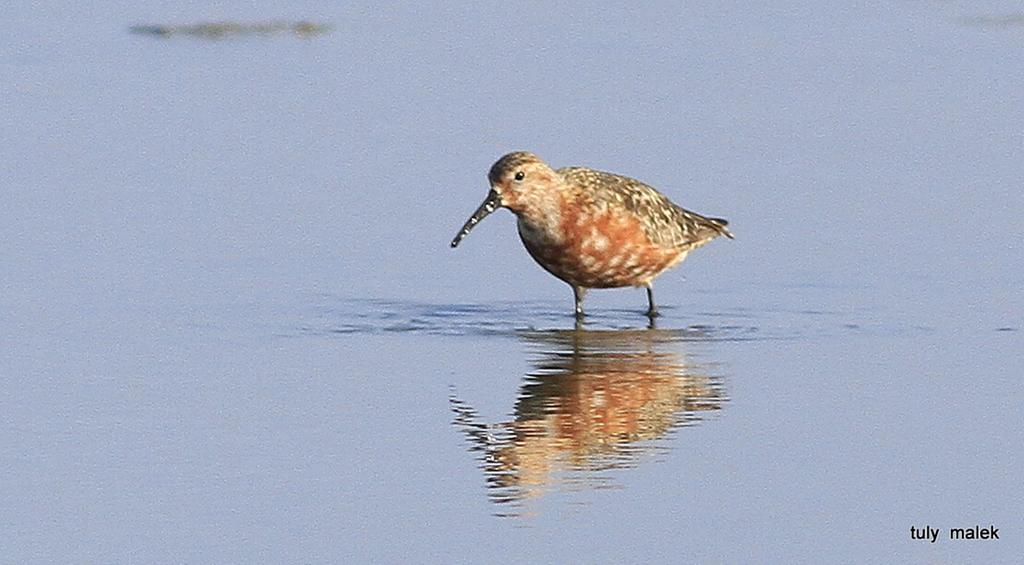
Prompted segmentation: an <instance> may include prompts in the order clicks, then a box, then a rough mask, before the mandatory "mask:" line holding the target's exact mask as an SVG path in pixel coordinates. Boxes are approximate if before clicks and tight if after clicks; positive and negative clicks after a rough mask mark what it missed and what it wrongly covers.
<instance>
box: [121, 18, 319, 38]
mask: <svg viewBox="0 0 1024 565" xmlns="http://www.w3.org/2000/svg"><path fill="white" fill-rule="evenodd" d="M128 31H129V32H131V33H135V34H139V35H150V36H153V37H165V38H166V37H181V36H184V37H195V38H199V39H228V38H231V37H240V36H248V35H280V34H292V35H295V36H298V37H303V38H309V37H315V36H318V35H324V34H326V33H329V32H330V31H331V26H329V25H326V24H322V23H316V22H309V21H297V22H288V21H269V22H251V23H239V22H206V23H199V24H192V25H133V26H131V27H129V28H128Z"/></svg>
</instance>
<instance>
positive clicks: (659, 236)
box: [556, 167, 732, 248]
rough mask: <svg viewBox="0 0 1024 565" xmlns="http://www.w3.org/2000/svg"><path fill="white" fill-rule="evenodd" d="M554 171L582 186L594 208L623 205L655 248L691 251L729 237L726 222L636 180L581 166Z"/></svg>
mask: <svg viewBox="0 0 1024 565" xmlns="http://www.w3.org/2000/svg"><path fill="white" fill-rule="evenodd" d="M556 172H557V173H559V174H560V175H562V176H563V177H564V178H565V179H566V181H567V182H571V183H575V184H577V185H579V186H581V187H584V188H585V189H586V190H585V193H587V194H589V195H590V197H591V198H592V199H593V203H594V204H595V205H597V206H608V205H612V206H622V207H623V208H625V209H626V210H628V211H629V212H631V213H633V214H634V215H636V217H637V219H638V220H640V222H641V223H642V224H643V227H644V233H646V234H647V237H648V238H650V240H651V241H652V242H653V243H655V244H657V245H662V246H665V247H689V248H693V247H699V246H701V245H704V244H705V243H707V242H709V241H711V240H712V239H714V238H716V237H718V236H720V235H724V236H726V237H728V238H730V239H731V238H732V234H731V233H729V230H728V229H726V226H727V225H728V222H726V221H725V220H723V219H720V218H706V217H704V216H701V215H700V214H697V213H696V212H691V211H689V210H685V209H683V208H680V207H679V206H677V205H675V204H673V203H672V201H671V200H669V199H668V198H667V197H665V195H663V194H661V193H660V192H658V191H657V190H655V189H654V188H653V187H651V186H648V185H646V184H644V183H642V182H640V181H638V180H636V179H631V178H629V177H624V176H621V175H616V174H613V173H605V172H602V171H595V170H593V169H587V168H584V167H567V168H564V169H559V170H558V171H556Z"/></svg>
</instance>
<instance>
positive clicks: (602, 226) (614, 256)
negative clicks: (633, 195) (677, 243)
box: [519, 213, 686, 288]
mask: <svg viewBox="0 0 1024 565" xmlns="http://www.w3.org/2000/svg"><path fill="white" fill-rule="evenodd" d="M519 236H520V238H521V239H522V241H523V245H524V246H526V250H527V251H529V253H530V255H531V256H532V257H533V259H534V260H535V261H537V263H538V264H540V266H541V267H544V269H545V270H547V271H548V272H549V273H551V274H553V275H555V276H556V277H558V278H559V279H562V280H563V281H565V282H567V283H569V284H571V285H574V286H581V287H585V288H614V287H620V286H640V285H645V284H647V283H649V282H650V281H651V280H652V279H653V278H654V277H656V276H658V275H659V274H661V272H663V271H664V270H666V269H668V268H670V267H673V266H675V265H676V264H678V263H679V262H680V261H682V260H683V259H684V258H685V257H686V250H684V249H676V248H667V249H666V248H664V247H660V246H657V245H654V244H652V243H651V242H650V240H649V239H648V238H647V236H646V235H645V234H644V232H643V229H642V228H641V226H640V223H639V222H638V221H637V220H636V219H634V218H631V217H628V216H621V215H619V216H616V215H614V214H611V213H604V214H594V215H589V216H588V215H582V214H580V215H573V216H569V217H567V218H565V220H564V221H563V222H562V223H561V224H560V226H558V228H557V229H556V230H552V229H540V228H536V227H534V226H531V225H530V224H529V223H528V222H525V221H523V220H522V219H520V221H519Z"/></svg>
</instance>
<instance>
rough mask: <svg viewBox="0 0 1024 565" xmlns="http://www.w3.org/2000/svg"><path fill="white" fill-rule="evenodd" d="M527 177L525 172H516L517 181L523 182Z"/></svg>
mask: <svg viewBox="0 0 1024 565" xmlns="http://www.w3.org/2000/svg"><path fill="white" fill-rule="evenodd" d="M525 177H526V173H524V172H523V171H516V180H523V179H524V178H525Z"/></svg>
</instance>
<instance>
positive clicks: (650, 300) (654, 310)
mask: <svg viewBox="0 0 1024 565" xmlns="http://www.w3.org/2000/svg"><path fill="white" fill-rule="evenodd" d="M645 286H646V287H647V317H648V318H654V317H657V316H659V314H658V307H657V306H655V305H654V285H653V284H652V283H647V284H646V285H645Z"/></svg>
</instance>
